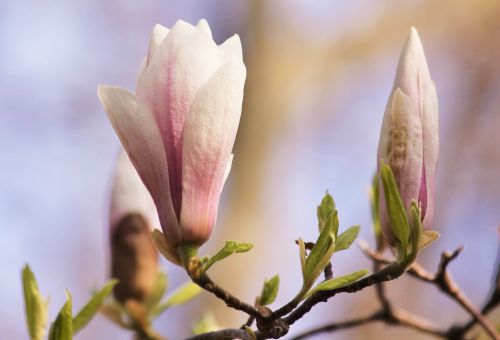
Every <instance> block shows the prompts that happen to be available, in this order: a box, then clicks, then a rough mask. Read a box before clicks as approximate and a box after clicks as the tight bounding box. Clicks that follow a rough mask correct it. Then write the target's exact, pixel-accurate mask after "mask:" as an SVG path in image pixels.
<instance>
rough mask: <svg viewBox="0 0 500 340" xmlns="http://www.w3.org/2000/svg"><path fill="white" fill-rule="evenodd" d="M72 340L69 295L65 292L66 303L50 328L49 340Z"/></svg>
mask: <svg viewBox="0 0 500 340" xmlns="http://www.w3.org/2000/svg"><path fill="white" fill-rule="evenodd" d="M71 339H73V317H72V307H71V295H70V294H69V292H68V291H66V303H65V304H64V306H63V307H62V308H61V310H60V311H59V314H58V315H57V318H56V320H55V321H54V322H53V323H52V326H51V327H50V334H49V340H71Z"/></svg>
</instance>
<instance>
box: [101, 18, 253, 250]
mask: <svg viewBox="0 0 500 340" xmlns="http://www.w3.org/2000/svg"><path fill="white" fill-rule="evenodd" d="M245 76H246V70H245V66H244V64H243V61H242V51H241V42H240V39H239V37H238V36H237V35H234V36H233V37H231V38H229V39H228V40H226V41H225V42H224V43H223V44H221V45H220V46H217V45H216V43H215V42H214V41H213V39H212V34H211V32H210V28H209V27H208V24H207V22H206V21H205V20H201V21H200V22H199V23H198V25H197V26H196V27H195V26H192V25H190V24H188V23H185V22H183V21H178V22H177V23H176V24H175V25H174V26H173V27H172V29H171V30H168V29H167V28H165V27H163V26H161V25H156V26H155V27H154V29H153V33H152V36H151V41H150V44H149V51H148V54H147V56H146V58H145V60H144V62H143V65H142V67H141V70H140V74H139V79H138V82H137V89H136V94H135V95H134V94H132V93H130V92H128V91H127V90H125V89H122V88H119V87H111V86H99V88H98V95H99V98H100V100H101V103H102V104H103V105H104V107H105V109H106V111H107V113H108V116H109V119H110V121H111V123H112V125H113V127H114V129H115V131H116V133H117V135H118V136H119V138H120V140H121V142H122V144H123V146H124V147H125V149H126V151H127V153H128V155H129V157H130V159H131V160H132V163H133V164H134V166H135V168H136V169H137V172H138V173H139V175H140V177H141V179H142V181H143V182H144V184H145V185H146V187H147V188H148V190H149V192H150V193H151V196H152V197H153V200H154V202H155V204H156V207H157V209H158V213H159V217H160V222H161V226H162V229H163V231H164V233H165V236H166V239H167V242H168V243H169V244H170V245H172V246H178V245H180V244H181V243H182V242H186V243H191V244H193V243H194V244H198V245H200V244H202V243H204V242H205V241H206V240H207V239H208V237H209V236H210V233H211V231H212V227H213V225H214V223H215V220H216V216H217V209H218V204H219V197H220V194H221V191H222V186H223V184H224V180H225V173H226V172H227V171H229V170H228V168H229V167H230V164H231V158H232V155H231V149H232V147H233V144H234V140H235V137H236V130H237V128H238V124H239V120H240V115H241V105H242V100H243V86H244V82H245Z"/></svg>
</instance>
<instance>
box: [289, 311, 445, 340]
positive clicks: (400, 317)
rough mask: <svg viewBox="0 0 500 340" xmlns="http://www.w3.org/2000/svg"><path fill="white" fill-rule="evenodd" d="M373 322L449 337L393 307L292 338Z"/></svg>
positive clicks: (306, 336)
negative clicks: (386, 310)
mask: <svg viewBox="0 0 500 340" xmlns="http://www.w3.org/2000/svg"><path fill="white" fill-rule="evenodd" d="M372 322H384V323H386V324H388V325H394V326H402V327H408V328H413V329H415V330H418V331H420V332H423V333H427V334H431V335H434V336H437V337H440V338H446V336H447V333H446V332H445V331H443V330H441V329H439V328H437V327H436V326H434V325H432V324H431V323H429V322H428V321H426V320H423V319H420V318H418V317H417V316H415V315H412V314H410V313H407V312H405V311H403V310H401V309H398V308H395V307H391V309H390V310H389V311H388V312H385V311H384V310H383V309H380V310H379V311H377V312H375V313H373V314H370V315H368V316H365V317H361V318H357V319H352V320H347V321H342V322H337V323H332V324H328V325H325V326H322V327H319V328H315V329H312V330H310V331H307V332H304V333H301V334H299V335H297V336H295V337H294V338H292V340H299V339H306V338H308V337H310V336H313V335H317V334H320V333H331V332H335V331H338V330H342V329H348V328H353V327H357V326H361V325H364V324H368V323H372Z"/></svg>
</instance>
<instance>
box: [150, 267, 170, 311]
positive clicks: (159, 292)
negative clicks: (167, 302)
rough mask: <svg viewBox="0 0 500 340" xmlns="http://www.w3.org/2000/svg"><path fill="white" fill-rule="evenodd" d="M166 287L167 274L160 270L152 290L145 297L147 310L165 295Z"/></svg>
mask: <svg viewBox="0 0 500 340" xmlns="http://www.w3.org/2000/svg"><path fill="white" fill-rule="evenodd" d="M167 287H168V278H167V274H166V273H164V272H161V271H160V272H158V275H156V281H155V284H154V287H153V290H152V291H151V294H149V296H148V298H147V299H146V309H147V310H151V309H152V308H153V307H155V306H156V305H157V304H159V303H160V301H161V299H162V298H163V295H165V292H166V290H167Z"/></svg>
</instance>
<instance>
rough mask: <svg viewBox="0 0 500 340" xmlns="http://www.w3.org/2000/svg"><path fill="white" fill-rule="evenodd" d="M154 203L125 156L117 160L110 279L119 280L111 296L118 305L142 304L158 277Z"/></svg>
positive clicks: (111, 220)
mask: <svg viewBox="0 0 500 340" xmlns="http://www.w3.org/2000/svg"><path fill="white" fill-rule="evenodd" d="M155 215H156V211H155V206H154V203H153V201H152V199H151V196H150V195H149V193H148V191H147V190H146V188H145V187H144V184H142V182H141V180H140V178H139V176H138V175H137V172H136V171H135V169H134V167H133V166H132V164H131V163H130V160H129V159H128V157H127V155H126V153H125V152H122V154H121V155H120V157H119V159H118V164H117V168H116V174H115V178H114V184H113V189H112V194H111V212H110V227H111V234H110V243H111V276H112V277H113V278H116V279H118V280H119V282H118V284H117V285H116V286H115V287H114V291H113V293H114V296H115V298H116V299H117V300H118V301H120V302H121V303H123V304H124V303H125V302H126V301H128V300H134V301H136V302H143V301H144V300H145V299H146V298H147V297H148V296H149V294H150V293H151V292H152V290H153V287H154V284H155V282H156V279H157V275H158V254H157V251H156V248H155V247H154V245H153V241H152V239H151V235H150V233H151V229H152V228H153V226H154V224H155V223H156V222H155V220H156V219H157V218H156V216H155Z"/></svg>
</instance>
